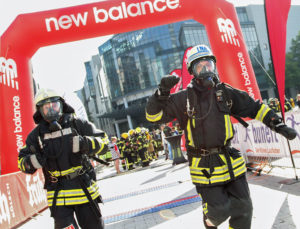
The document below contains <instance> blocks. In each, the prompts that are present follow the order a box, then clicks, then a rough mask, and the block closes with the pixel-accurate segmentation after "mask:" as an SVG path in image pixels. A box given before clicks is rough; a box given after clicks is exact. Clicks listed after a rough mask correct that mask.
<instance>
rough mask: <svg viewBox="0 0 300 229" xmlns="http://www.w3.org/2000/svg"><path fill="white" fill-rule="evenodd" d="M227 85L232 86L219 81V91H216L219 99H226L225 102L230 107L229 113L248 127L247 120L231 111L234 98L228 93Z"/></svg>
mask: <svg viewBox="0 0 300 229" xmlns="http://www.w3.org/2000/svg"><path fill="white" fill-rule="evenodd" d="M226 85H227V86H229V87H231V86H230V85H229V84H225V83H219V84H218V85H217V89H218V90H217V92H216V96H217V101H218V102H221V101H222V99H224V102H225V103H226V105H227V107H228V112H229V115H230V116H232V117H234V118H235V119H236V120H238V121H239V123H241V124H242V125H243V126H244V127H245V128H247V127H248V126H249V124H248V123H247V122H245V121H244V120H243V119H242V118H241V117H240V116H237V115H234V114H232V113H231V107H232V100H231V99H230V97H229V95H228V91H227V89H226ZM219 100H220V101H219Z"/></svg>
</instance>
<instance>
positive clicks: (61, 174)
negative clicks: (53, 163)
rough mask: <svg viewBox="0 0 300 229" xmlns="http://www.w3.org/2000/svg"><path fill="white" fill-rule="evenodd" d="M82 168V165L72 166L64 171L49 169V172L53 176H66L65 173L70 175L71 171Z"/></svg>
mask: <svg viewBox="0 0 300 229" xmlns="http://www.w3.org/2000/svg"><path fill="white" fill-rule="evenodd" d="M80 169H82V165H80V166H76V167H72V168H70V169H67V170H63V171H48V172H49V173H50V174H51V176H54V177H59V176H65V175H68V174H70V173H73V172H76V171H77V170H80Z"/></svg>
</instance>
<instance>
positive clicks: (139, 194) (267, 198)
mask: <svg viewBox="0 0 300 229" xmlns="http://www.w3.org/2000/svg"><path fill="white" fill-rule="evenodd" d="M298 172H300V171H298ZM247 176H248V181H249V187H250V192H251V196H252V200H253V207H254V211H253V220H252V228H291V229H294V228H295V229H296V228H300V219H299V217H297V216H298V214H299V211H300V183H299V182H298V183H295V184H292V185H285V184H280V183H279V182H280V181H282V180H284V179H286V178H287V177H288V176H290V177H291V178H292V177H293V171H292V169H290V170H287V169H285V170H283V169H280V168H278V169H272V171H271V173H269V174H265V173H262V175H261V176H254V175H252V173H248V174H247ZM97 178H98V184H99V187H100V192H101V194H102V197H103V202H104V204H101V205H100V208H101V211H102V215H103V219H104V222H105V228H106V229H121V228H122V229H132V228H136V229H144V228H155V229H164V228H174V229H176V228H185V229H192V228H195V225H196V226H197V228H201V229H204V225H203V223H202V206H201V199H200V197H199V196H198V195H197V193H196V190H195V188H194V185H193V184H192V182H191V180H190V174H189V168H188V164H187V163H184V164H179V165H175V166H172V161H170V160H167V161H166V160H165V159H164V158H163V157H162V156H161V157H160V158H159V160H157V161H154V162H152V163H151V166H149V167H146V168H137V169H135V170H132V171H130V172H123V173H121V174H120V175H116V174H115V169H114V167H102V168H101V169H100V170H99V171H98V173H97ZM102 178H105V179H102ZM53 225H54V224H53V219H52V218H50V211H49V210H48V209H46V210H45V211H43V212H41V213H40V214H39V215H37V216H35V217H33V219H31V220H29V221H27V222H26V223H24V224H23V225H21V226H19V227H16V228H22V229H27V228H28V229H31V228H37V227H38V226H39V227H40V226H42V227H43V229H48V228H49V229H50V228H51V229H52V228H53V227H54V226H53ZM218 228H221V229H225V228H228V222H225V223H223V224H222V225H220V226H219V227H218Z"/></svg>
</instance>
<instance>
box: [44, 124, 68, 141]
mask: <svg viewBox="0 0 300 229" xmlns="http://www.w3.org/2000/svg"><path fill="white" fill-rule="evenodd" d="M61 132H62V133H63V135H68V134H72V129H71V128H70V127H69V128H66V129H62V130H58V131H55V132H52V133H47V134H45V135H44V140H46V139H52V138H58V137H60V136H61Z"/></svg>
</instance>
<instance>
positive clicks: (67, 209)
mask: <svg viewBox="0 0 300 229" xmlns="http://www.w3.org/2000/svg"><path fill="white" fill-rule="evenodd" d="M35 104H36V112H35V114H34V115H33V118H34V121H35V123H36V124H37V126H36V127H35V128H34V129H33V130H32V131H31V132H30V133H29V135H28V136H27V139H26V145H25V146H24V147H23V148H22V149H21V150H20V153H19V158H18V166H19V169H20V170H21V171H22V172H24V173H28V174H33V173H35V172H36V170H37V169H39V168H42V171H43V174H44V176H45V189H47V199H48V206H49V208H50V211H51V216H52V217H53V218H54V224H55V228H78V225H77V222H78V224H79V226H80V227H81V228H84V229H95V228H99V229H102V228H104V224H103V220H102V217H101V212H100V208H99V206H98V203H100V202H101V196H100V193H99V187H98V185H97V183H96V174H95V171H94V168H93V167H92V165H91V163H90V160H89V157H93V156H95V155H98V154H104V153H106V151H107V144H106V143H105V142H104V141H103V140H102V139H101V137H102V136H103V137H104V135H105V133H104V132H102V131H100V130H97V129H96V128H95V127H94V125H93V124H92V123H90V122H88V121H86V120H81V119H77V118H75V116H74V109H73V108H72V107H70V106H69V105H68V104H67V103H66V102H65V101H64V99H63V98H62V97H61V96H60V95H58V94H57V93H56V92H55V91H53V90H50V89H41V90H40V91H38V93H37V94H36V96H35ZM74 213H75V214H76V218H77V222H76V221H75V218H74Z"/></svg>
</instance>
